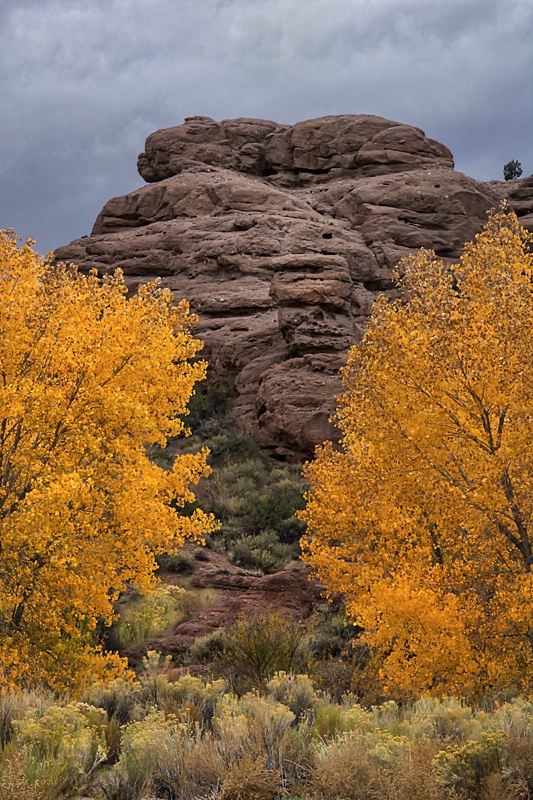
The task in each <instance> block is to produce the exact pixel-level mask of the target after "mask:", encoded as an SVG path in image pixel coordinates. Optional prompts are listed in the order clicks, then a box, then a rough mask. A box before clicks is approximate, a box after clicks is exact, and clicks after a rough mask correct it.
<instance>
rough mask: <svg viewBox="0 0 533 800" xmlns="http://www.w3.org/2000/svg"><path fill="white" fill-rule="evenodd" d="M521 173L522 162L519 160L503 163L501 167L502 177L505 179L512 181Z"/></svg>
mask: <svg viewBox="0 0 533 800" xmlns="http://www.w3.org/2000/svg"><path fill="white" fill-rule="evenodd" d="M521 175H522V164H521V163H520V161H517V160H516V159H514V160H513V161H509V162H508V163H507V164H505V166H504V168H503V177H504V178H505V180H506V181H512V180H514V179H515V178H519V177H520V176H521Z"/></svg>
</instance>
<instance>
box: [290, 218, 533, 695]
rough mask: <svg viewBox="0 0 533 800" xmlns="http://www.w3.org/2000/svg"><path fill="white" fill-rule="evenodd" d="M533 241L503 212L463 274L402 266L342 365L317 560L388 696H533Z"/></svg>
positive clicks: (310, 545) (437, 265)
mask: <svg viewBox="0 0 533 800" xmlns="http://www.w3.org/2000/svg"><path fill="white" fill-rule="evenodd" d="M531 238H532V237H531V236H530V234H528V233H527V232H526V231H525V230H524V229H523V228H521V227H520V225H519V224H518V221H517V219H516V216H515V215H514V214H512V213H508V212H507V211H506V210H505V209H502V210H501V211H500V212H499V213H493V215H492V216H491V217H490V219H489V221H488V223H487V225H486V227H485V228H484V230H483V232H482V233H481V234H479V235H478V236H477V237H476V240H475V242H474V243H471V244H467V245H466V247H465V251H464V254H463V256H462V257H461V260H460V262H459V264H456V265H453V266H452V267H450V266H448V265H447V264H445V263H444V262H443V261H441V260H439V259H438V258H436V256H435V254H434V253H433V252H431V251H420V252H419V253H418V254H416V255H413V256H410V257H408V258H406V259H404V260H403V261H402V262H401V263H400V265H399V268H398V274H399V276H401V277H399V278H398V282H399V286H400V287H401V289H402V299H401V300H397V301H395V302H387V300H385V299H384V298H380V299H379V300H378V301H377V302H376V304H375V306H374V309H373V313H372V317H371V319H370V324H369V327H368V330H367V333H366V335H365V336H364V338H363V340H362V341H361V342H360V343H359V344H357V345H355V346H354V347H353V348H352V349H351V351H350V354H349V358H348V363H347V366H346V368H345V369H344V375H343V378H344V394H343V396H342V397H341V398H340V400H339V406H338V423H339V425H340V429H341V431H342V434H343V438H342V451H341V452H336V451H335V450H334V449H333V447H332V446H330V445H329V444H325V445H324V446H323V447H322V448H319V450H318V453H317V456H316V459H315V461H314V462H313V463H311V464H310V465H308V467H307V470H306V473H307V478H308V479H309V481H310V483H311V489H310V492H309V495H308V504H307V510H306V511H305V512H304V517H305V519H306V521H307V523H308V535H307V537H306V538H305V539H304V540H303V549H304V558H305V560H306V561H307V562H308V563H310V564H311V565H312V566H313V567H314V569H315V571H316V573H317V574H318V576H319V577H320V579H321V580H322V581H323V582H324V583H325V585H326V587H327V588H328V589H329V591H331V592H342V593H344V594H345V596H346V600H347V609H348V612H349V614H350V616H351V618H352V619H353V620H354V621H355V622H356V623H357V624H358V625H360V626H361V627H362V628H363V629H364V633H363V634H362V638H363V641H364V642H366V643H367V645H368V647H369V650H370V652H371V653H372V654H373V656H374V663H375V662H376V661H377V663H378V665H379V677H380V680H381V691H389V692H393V693H394V694H395V695H399V696H402V695H404V696H409V695H413V694H417V693H420V692H429V693H434V694H440V693H448V692H457V693H459V694H462V695H467V696H468V695H475V694H476V693H480V692H490V691H493V692H499V691H510V690H515V689H520V690H523V691H526V692H528V693H529V694H531V692H532V680H533V573H532V565H533V518H532V514H533V358H532V353H531V347H532V342H533V284H532V279H533V259H532V256H531V253H530V250H529V247H530V243H531Z"/></svg>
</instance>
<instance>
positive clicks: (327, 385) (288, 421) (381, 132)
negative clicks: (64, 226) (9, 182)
mask: <svg viewBox="0 0 533 800" xmlns="http://www.w3.org/2000/svg"><path fill="white" fill-rule="evenodd" d="M453 167H454V164H453V158H452V155H451V153H450V151H449V150H448V149H447V148H446V147H445V146H444V145H442V144H440V143H439V142H436V141H434V140H432V139H429V138H428V137H426V136H425V134H424V133H423V131H421V130H420V129H419V128H414V127H412V126H409V125H403V124H400V123H397V122H392V121H390V120H386V119H383V118H381V117H375V116H369V115H343V116H329V117H321V118H318V119H313V120H307V121H305V122H300V123H298V124H296V125H292V126H288V125H279V124H277V123H275V122H271V121H268V120H256V119H234V120H224V121H222V122H216V121H215V120H212V119H210V118H208V117H190V118H188V119H186V120H185V123H184V124H183V125H178V126H176V127H173V128H167V129H164V130H160V131H157V132H155V133H153V134H151V135H150V136H149V137H148V139H147V140H146V145H145V150H144V152H143V153H141V155H140V156H139V161H138V168H139V172H140V174H141V176H142V177H143V178H144V180H145V181H147V185H145V186H143V187H141V188H140V189H137V190H136V191H134V192H130V193H129V194H127V195H124V196H122V197H115V198H113V199H111V200H109V202H108V203H106V205H105V206H104V208H103V209H102V211H101V212H100V214H99V215H98V218H97V220H96V222H95V224H94V228H93V230H92V233H91V235H90V236H87V237H83V238H81V239H77V240H75V241H73V242H71V243H70V244H69V245H66V246H64V247H60V248H58V250H56V251H55V256H56V258H57V259H58V260H61V261H67V262H74V263H76V264H78V266H79V267H80V269H81V270H88V269H90V268H93V267H96V268H98V269H99V270H100V271H101V272H102V273H106V272H107V271H110V270H111V271H112V270H114V269H115V268H117V267H120V268H121V269H122V270H123V272H124V275H125V280H126V282H127V284H128V287H129V288H130V289H131V290H132V291H134V290H135V289H136V287H137V286H138V285H139V284H140V283H142V282H145V281H147V280H150V279H153V278H155V277H160V278H161V280H162V284H163V285H164V286H167V287H169V288H170V289H171V290H172V291H173V292H174V293H175V296H176V298H177V299H181V298H182V297H186V298H187V299H188V300H189V302H190V305H191V309H192V310H193V311H195V312H196V313H197V314H198V315H199V323H198V326H197V328H196V334H197V335H198V336H199V337H201V338H202V339H203V340H204V342H205V348H204V351H203V354H202V355H203V356H204V357H206V358H207V359H208V361H209V365H210V366H209V375H210V378H209V379H210V380H214V379H216V378H219V377H226V376H231V377H232V378H234V380H235V386H236V389H237V392H238V398H237V401H236V406H235V415H236V420H237V423H238V425H239V427H240V428H241V429H242V430H243V431H245V432H248V433H252V434H254V435H256V436H258V437H259V438H260V439H261V440H262V441H263V442H264V443H265V444H266V445H268V446H270V447H272V448H273V449H274V451H275V452H276V453H277V454H278V455H279V456H282V457H287V458H291V459H297V458H308V457H309V456H310V455H311V454H312V451H313V449H314V447H315V445H316V444H319V443H321V442H322V441H324V439H331V438H332V439H335V438H336V437H337V432H336V429H335V427H334V425H333V424H332V423H331V422H329V417H330V416H331V414H332V412H333V410H334V406H335V400H334V396H335V394H338V393H339V391H340V388H341V385H340V378H339V372H338V370H339V367H340V366H341V365H342V364H343V363H344V361H345V358H346V353H347V350H348V348H349V346H350V345H351V344H353V343H354V342H355V341H357V340H358V339H359V338H360V337H361V336H362V334H363V332H364V328H365V322H366V319H367V318H368V315H369V313H370V310H371V308H372V304H373V302H374V300H375V298H376V296H377V295H378V294H381V293H385V294H386V295H388V296H390V297H394V296H395V291H396V290H395V288H394V285H393V282H392V279H391V275H392V270H393V268H394V266H395V265H396V263H397V262H398V260H399V259H400V258H401V257H402V256H404V255H407V254H409V253H411V252H413V250H415V249H418V248H420V247H425V248H430V249H433V250H435V251H436V253H437V255H439V256H440V257H442V258H443V259H446V260H450V261H455V260H457V258H458V257H459V256H460V254H461V251H462V247H463V244H464V242H465V241H468V240H471V239H472V238H473V237H474V235H475V234H476V233H478V232H479V231H480V230H481V228H482V226H483V224H484V223H485V221H486V213H487V211H488V210H489V209H490V208H494V207H496V206H497V205H498V203H499V202H500V201H501V200H502V199H507V200H508V202H509V204H510V205H511V207H512V208H514V209H515V210H516V212H517V213H518V215H519V216H520V217H521V222H523V224H525V226H526V227H529V228H530V229H532V228H533V178H524V179H522V180H516V181H511V182H509V183H508V184H506V183H503V182H498V181H492V182H490V183H479V182H477V181H475V180H473V179H472V178H469V177H467V176H466V175H463V174H461V173H458V172H455V171H454V168H453Z"/></svg>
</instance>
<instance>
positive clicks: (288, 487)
mask: <svg viewBox="0 0 533 800" xmlns="http://www.w3.org/2000/svg"><path fill="white" fill-rule="evenodd" d="M280 473H281V474H280ZM278 475H279V478H280V479H278V480H276V479H277V478H278ZM285 475H286V472H285V471H281V470H274V471H273V473H272V475H271V481H272V485H271V486H269V487H268V489H267V490H266V491H265V492H262V493H261V494H256V495H255V496H253V497H250V499H249V501H248V504H247V506H246V508H245V510H244V518H245V524H246V525H247V527H248V529H249V530H250V532H251V533H259V532H260V531H263V530H265V529H271V530H276V531H277V530H279V529H281V530H282V531H283V536H284V539H283V541H285V542H291V541H296V539H299V538H300V536H302V534H303V533H304V531H305V524H304V523H303V522H300V521H299V520H297V519H296V517H295V516H294V513H295V511H301V510H302V509H303V508H305V500H304V497H303V493H304V484H303V481H302V480H301V479H298V480H296V479H295V478H289V477H285Z"/></svg>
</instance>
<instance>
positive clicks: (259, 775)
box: [220, 753, 281, 800]
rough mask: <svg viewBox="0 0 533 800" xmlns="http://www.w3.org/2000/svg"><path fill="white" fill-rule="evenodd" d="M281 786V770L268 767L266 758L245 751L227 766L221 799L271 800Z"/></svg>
mask: <svg viewBox="0 0 533 800" xmlns="http://www.w3.org/2000/svg"><path fill="white" fill-rule="evenodd" d="M280 788H281V772H280V771H279V770H272V769H268V768H267V765H266V758H264V757H263V758H257V756H255V755H252V754H251V753H245V754H244V756H243V757H242V758H240V759H236V760H235V761H234V762H233V763H232V764H231V765H230V767H229V769H228V770H227V772H226V775H225V776H224V780H223V782H222V789H221V792H220V798H221V800H273V798H275V797H277V796H278V794H279V792H280Z"/></svg>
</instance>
